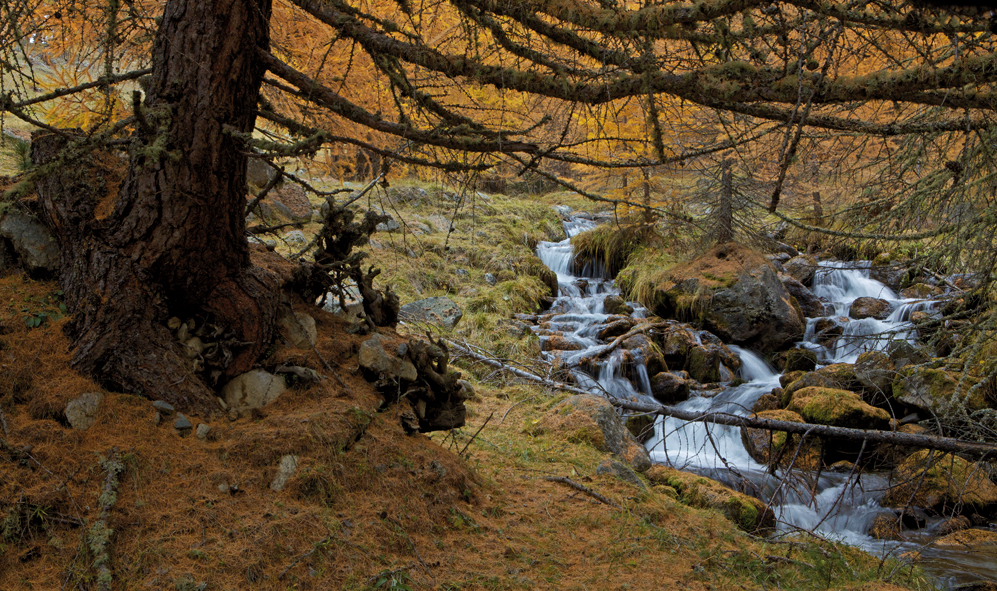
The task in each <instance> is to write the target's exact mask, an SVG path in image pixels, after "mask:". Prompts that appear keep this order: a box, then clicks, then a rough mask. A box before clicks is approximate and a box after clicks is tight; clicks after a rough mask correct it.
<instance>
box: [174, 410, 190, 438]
mask: <svg viewBox="0 0 997 591" xmlns="http://www.w3.org/2000/svg"><path fill="white" fill-rule="evenodd" d="M173 428H174V429H176V430H177V431H178V432H179V433H180V436H181V437H186V436H187V435H188V434H189V433H190V431H191V429H193V428H194V425H193V424H192V423H191V422H190V419H188V418H187V417H185V416H183V415H182V414H179V413H178V414H177V419H176V420H175V421H173Z"/></svg>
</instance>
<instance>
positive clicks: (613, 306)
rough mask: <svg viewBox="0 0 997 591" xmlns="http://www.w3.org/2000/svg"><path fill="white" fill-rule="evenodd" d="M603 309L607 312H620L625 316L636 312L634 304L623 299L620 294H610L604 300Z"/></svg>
mask: <svg viewBox="0 0 997 591" xmlns="http://www.w3.org/2000/svg"><path fill="white" fill-rule="evenodd" d="M602 306H603V309H605V311H606V314H620V315H623V316H629V315H630V314H633V313H634V309H633V306H631V305H630V304H628V303H626V302H625V301H623V298H621V297H620V296H618V295H609V296H606V298H605V299H604V300H603V301H602Z"/></svg>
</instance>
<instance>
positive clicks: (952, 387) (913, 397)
mask: <svg viewBox="0 0 997 591" xmlns="http://www.w3.org/2000/svg"><path fill="white" fill-rule="evenodd" d="M959 381H960V376H959V374H957V373H954V372H949V371H945V370H944V369H933V368H930V367H924V366H920V365H911V366H908V367H905V368H903V369H901V370H900V371H899V372H897V378H896V380H895V381H894V382H893V397H894V398H896V399H897V400H899V401H900V402H903V403H904V404H906V405H908V406H911V407H914V408H916V409H918V410H923V411H928V412H932V413H936V414H945V413H946V412H947V411H946V407H947V406H948V405H949V404H952V403H955V404H958V405H961V406H963V407H964V408H965V409H966V410H968V411H970V412H972V411H977V410H983V409H985V408H988V407H989V404H988V403H987V399H986V397H985V396H984V393H983V388H980V389H978V390H977V391H976V392H971V389H972V387H973V386H974V385H975V384H976V380H975V379H971V378H967V379H966V381H965V383H964V384H963V385H962V390H961V393H960V396H958V400H957V401H953V400H952V397H953V395H954V394H955V392H956V389H957V388H958V387H959Z"/></svg>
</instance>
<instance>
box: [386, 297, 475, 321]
mask: <svg viewBox="0 0 997 591" xmlns="http://www.w3.org/2000/svg"><path fill="white" fill-rule="evenodd" d="M463 316H464V312H463V311H462V310H461V309H460V306H458V305H457V304H455V303H454V302H453V300H451V299H450V298H444V297H436V298H426V299H424V300H416V301H414V302H409V303H408V304H405V305H404V306H402V308H401V313H400V317H401V319H402V320H408V321H416V322H429V323H430V324H437V325H440V326H445V327H447V328H453V327H455V326H457V323H458V322H460V319H461V317H463Z"/></svg>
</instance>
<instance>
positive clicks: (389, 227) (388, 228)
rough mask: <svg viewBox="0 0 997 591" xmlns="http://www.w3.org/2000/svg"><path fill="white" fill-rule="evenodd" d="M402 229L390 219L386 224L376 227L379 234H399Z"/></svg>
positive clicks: (382, 223)
mask: <svg viewBox="0 0 997 591" xmlns="http://www.w3.org/2000/svg"><path fill="white" fill-rule="evenodd" d="M401 227H402V225H401V224H399V223H398V222H397V221H395V219H394V218H390V217H389V219H388V221H386V222H381V223H380V224H378V225H377V226H376V229H377V231H378V232H397V231H398V230H400V229H401Z"/></svg>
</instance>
